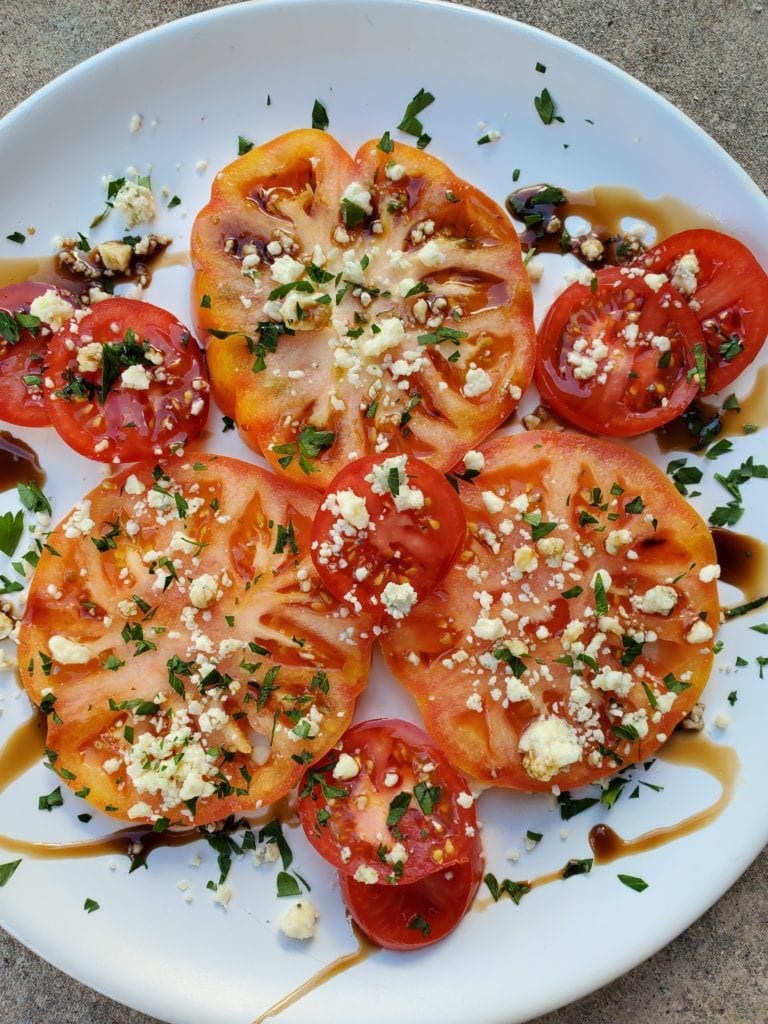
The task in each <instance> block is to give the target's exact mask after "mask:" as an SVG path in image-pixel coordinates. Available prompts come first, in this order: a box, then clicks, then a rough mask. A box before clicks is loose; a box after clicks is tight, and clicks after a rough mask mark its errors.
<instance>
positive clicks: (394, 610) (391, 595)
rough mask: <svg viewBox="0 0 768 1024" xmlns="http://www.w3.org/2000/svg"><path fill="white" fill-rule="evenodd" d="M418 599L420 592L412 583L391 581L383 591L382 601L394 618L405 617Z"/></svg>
mask: <svg viewBox="0 0 768 1024" xmlns="http://www.w3.org/2000/svg"><path fill="white" fill-rule="evenodd" d="M417 600H418V594H417V593H416V591H415V590H414V589H413V587H412V586H411V584H410V583H393V582H392V581H390V582H389V583H387V585H386V586H385V587H384V589H383V590H382V592H381V603H382V605H383V606H384V609H385V610H386V611H387V613H388V614H389V615H391V616H392V618H393V619H404V618H405V617H406V615H408V614H409V612H410V611H411V609H412V608H413V606H414V605H415V604H416V601H417Z"/></svg>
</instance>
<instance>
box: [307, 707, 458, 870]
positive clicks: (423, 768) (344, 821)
mask: <svg viewBox="0 0 768 1024" xmlns="http://www.w3.org/2000/svg"><path fill="white" fill-rule="evenodd" d="M353 772H354V774H353ZM299 796H300V800H299V815H300V817H301V823H302V826H303V828H304V832H305V834H306V835H307V838H308V839H309V841H310V842H311V843H312V845H313V846H314V847H315V849H316V850H317V851H318V853H319V854H320V855H321V856H322V857H324V858H325V860H327V861H329V862H330V863H331V864H333V865H334V867H336V868H337V869H338V870H339V871H340V872H342V873H343V874H346V875H350V876H351V877H352V878H354V879H356V880H357V881H363V883H364V884H367V885H368V886H371V887H373V886H375V885H376V884H377V883H378V882H381V883H383V884H385V885H387V886H388V887H395V888H397V887H400V886H407V885H408V884H409V883H411V882H415V881H417V880H418V879H421V878H423V877H425V876H426V875H430V874H432V873H433V872H436V871H440V870H442V869H444V868H450V867H453V866H454V865H456V864H461V863H465V862H467V861H469V860H471V859H472V857H473V856H474V853H473V851H474V850H475V846H476V843H477V837H476V833H477V820H476V817H475V811H474V806H473V800H472V797H471V795H470V794H469V792H468V788H467V783H466V781H465V780H464V779H463V777H462V776H461V775H460V774H459V773H458V772H457V771H456V769H455V768H453V767H452V766H451V764H450V763H449V762H448V761H447V760H446V758H445V757H444V756H443V755H442V754H441V753H440V751H439V750H438V749H437V747H436V746H435V745H434V743H433V742H432V741H431V740H430V739H429V737H428V736H426V735H425V734H424V732H423V731H422V730H421V729H419V728H418V727H417V726H415V725H412V724H411V723H409V722H404V721H401V720H399V719H391V720H388V719H374V720H372V721H370V722H362V723H360V724H358V725H355V726H353V727H352V728H351V729H350V730H349V731H348V732H347V733H345V735H344V738H343V740H342V742H341V744H340V745H339V746H338V747H337V748H336V750H334V751H332V752H331V754H330V755H329V756H327V757H326V758H323V759H322V760H321V761H320V762H318V764H317V765H316V766H313V767H312V768H310V769H309V770H308V771H307V773H306V775H305V777H304V780H303V783H302V785H301V787H300V790H299Z"/></svg>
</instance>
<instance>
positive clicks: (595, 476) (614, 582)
mask: <svg viewBox="0 0 768 1024" xmlns="http://www.w3.org/2000/svg"><path fill="white" fill-rule="evenodd" d="M480 450H481V452H482V453H483V454H484V459H485V466H484V468H483V469H482V470H481V472H480V474H479V476H477V477H476V478H475V479H474V480H473V481H472V484H471V485H468V484H466V483H464V482H461V483H460V488H461V500H462V503H463V505H464V512H465V515H466V518H467V524H468V531H467V538H468V541H467V544H466V547H465V549H464V551H462V553H461V554H460V555H459V558H458V559H457V561H456V562H455V563H454V566H453V568H452V569H451V571H450V572H449V574H448V576H447V577H446V578H445V580H444V581H443V583H442V584H441V586H440V588H439V589H438V590H437V591H435V593H434V594H432V595H430V596H429V597H427V598H425V599H424V600H423V601H422V602H421V603H420V604H419V605H418V606H417V607H416V608H415V609H414V610H413V612H412V613H411V615H409V616H408V618H407V619H404V620H402V622H398V623H393V624H389V625H388V627H387V632H386V634H385V635H384V636H383V637H382V647H383V651H384V654H385V657H386V660H387V663H388V664H389V666H390V668H391V669H392V671H393V673H394V674H395V676H396V678H397V679H398V680H400V682H401V683H402V684H403V685H404V686H405V687H406V688H407V689H408V690H409V691H410V692H411V693H412V694H413V696H414V697H415V699H416V701H417V703H418V705H419V709H420V710H421V713H422V715H423V716H424V722H425V726H426V729H427V731H428V732H429V734H430V735H431V736H432V737H433V739H434V740H435V742H436V743H437V744H438V746H439V747H440V748H441V749H442V750H444V751H445V753H446V755H447V756H448V757H449V758H450V759H451V761H452V763H453V764H455V765H457V767H458V768H459V769H461V770H462V771H464V772H466V773H467V774H469V775H471V776H474V777H475V778H478V779H480V780H483V781H485V782H488V783H494V784H496V785H501V786H510V787H513V788H515V789H522V790H529V791H537V790H545V789H549V788H551V787H552V786H555V785H556V786H559V787H560V788H561V789H571V788H575V787H576V786H580V785H583V784H585V783H589V782H595V781H597V780H599V779H601V778H604V777H606V776H608V775H610V774H612V773H614V772H615V771H616V770H617V769H619V768H621V766H622V765H629V764H631V763H633V762H635V761H641V760H643V759H645V758H647V757H649V756H650V755H651V754H652V753H653V752H654V751H655V750H656V749H657V747H658V746H659V745H660V744H661V743H663V742H664V740H665V739H666V738H667V737H668V736H669V735H670V733H671V732H672V730H673V729H674V728H675V726H676V725H677V724H678V723H679V722H680V721H681V719H682V718H683V717H684V716H685V715H686V714H687V713H688V712H689V711H690V710H691V708H692V707H693V705H694V704H695V703H696V701H697V700H698V699H699V695H700V694H701V691H702V689H703V687H704V685H705V683H706V681H707V678H708V676H709V672H710V669H711V666H712V659H713V652H712V646H713V635H714V631H715V630H716V629H717V626H718V621H719V605H718V598H717V585H716V582H715V580H716V578H717V576H718V574H719V570H718V568H717V565H716V555H715V549H714V544H713V542H712V538H711V536H710V533H709V530H708V529H707V526H706V524H705V523H704V522H703V521H702V520H701V518H700V517H699V516H698V514H697V513H696V512H695V511H694V510H693V509H692V508H691V506H690V505H689V504H688V503H687V502H686V501H685V500H684V499H683V498H682V497H681V496H680V494H679V493H678V492H677V490H676V489H675V487H674V484H672V482H671V481H670V480H669V479H668V478H667V477H666V476H665V475H664V473H662V472H661V471H660V470H659V469H657V468H656V467H655V466H654V465H653V464H652V463H650V462H649V461H648V460H647V459H645V458H644V457H643V456H641V455H639V454H637V453H636V452H633V451H631V450H628V449H625V448H622V447H618V446H615V445H612V444H609V443H608V442H605V441H598V440H594V439H591V438H587V437H583V436H579V435H574V434H568V433H564V432H557V431H531V432H530V433H521V434H515V435H514V436H510V437H501V438H499V439H497V440H494V441H490V442H488V443H487V444H485V445H484V446H483V447H482V448H481V449H480Z"/></svg>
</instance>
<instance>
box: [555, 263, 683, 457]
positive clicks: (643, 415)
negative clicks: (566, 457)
mask: <svg viewBox="0 0 768 1024" xmlns="http://www.w3.org/2000/svg"><path fill="white" fill-rule="evenodd" d="M593 281H594V282H596V286H590V285H585V284H580V283H578V282H577V283H575V284H572V285H570V287H568V288H567V289H566V290H565V291H564V292H563V293H562V295H560V296H558V298H557V299H555V302H554V303H553V305H552V306H551V307H550V309H549V311H548V313H547V315H546V317H545V318H544V322H543V323H542V325H541V327H540V328H539V348H538V358H537V362H536V371H535V380H536V386H537V387H538V389H539V391H540V392H541V396H542V398H543V399H544V401H545V402H546V403H547V404H548V405H549V406H551V408H552V409H553V410H554V411H555V412H556V413H557V414H558V415H560V416H562V417H563V418H564V419H566V420H568V421H569V422H570V423H573V424H575V425H576V426H578V427H581V428H583V429H584V430H588V431H590V432H591V433H595V434H610V435H614V436H618V437H627V436H633V435H636V434H641V433H643V432H645V431H647V430H653V429H654V428H656V427H658V426H661V425H662V424H663V423H667V422H669V421H670V420H672V419H674V418H675V417H676V416H679V415H680V414H681V413H682V412H684V410H685V409H686V408H687V407H688V406H689V405H690V403H691V402H692V401H693V399H694V398H695V397H696V395H697V394H698V391H699V387H698V381H697V379H696V377H695V373H696V362H695V358H694V350H695V346H696V345H697V344H702V334H701V330H700V328H699V325H698V323H697V321H696V318H695V317H694V316H693V314H692V313H691V312H690V310H689V309H688V307H687V305H686V303H685V302H684V301H683V300H682V298H681V297H680V295H679V293H678V292H677V291H675V289H673V288H671V287H670V286H669V285H666V284H664V283H660V282H656V281H652V285H653V286H652V285H651V284H649V283H648V280H647V279H646V277H644V275H643V274H642V273H641V272H639V271H628V270H627V269H626V268H624V269H618V268H615V267H608V268H606V269H604V270H599V271H597V273H596V274H595V275H594V278H593Z"/></svg>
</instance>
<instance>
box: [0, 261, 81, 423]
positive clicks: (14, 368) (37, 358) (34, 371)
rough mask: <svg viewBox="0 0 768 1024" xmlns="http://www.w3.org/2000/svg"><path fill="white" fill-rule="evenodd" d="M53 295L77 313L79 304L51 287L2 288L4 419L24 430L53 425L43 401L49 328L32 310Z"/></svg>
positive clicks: (0, 406) (0, 412) (0, 389)
mask: <svg viewBox="0 0 768 1024" xmlns="http://www.w3.org/2000/svg"><path fill="white" fill-rule="evenodd" d="M49 291H53V293H54V294H55V295H57V296H58V297H59V298H60V299H61V300H62V301H63V302H64V303H69V304H70V305H71V307H72V308H71V311H72V312H73V313H74V311H75V301H74V299H72V297H71V296H65V295H63V294H62V293H61V292H59V291H58V289H55V288H52V286H51V285H49V284H41V283H39V282H37V281H28V282H26V283H24V284H11V285H8V286H7V287H5V288H0V419H3V420H5V421H6V423H15V424H17V425H18V426H21V427H45V426H48V425H49V423H50V421H49V419H48V413H47V412H46V410H45V401H44V399H43V371H44V368H45V355H46V349H47V347H48V339H49V338H50V336H51V332H50V329H49V326H48V324H46V323H44V322H43V321H42V320H41V319H40V317H38V316H35V315H33V314H31V313H30V306H31V305H32V303H33V302H34V301H35V299H39V298H40V297H41V296H43V295H45V294H46V292H49Z"/></svg>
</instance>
